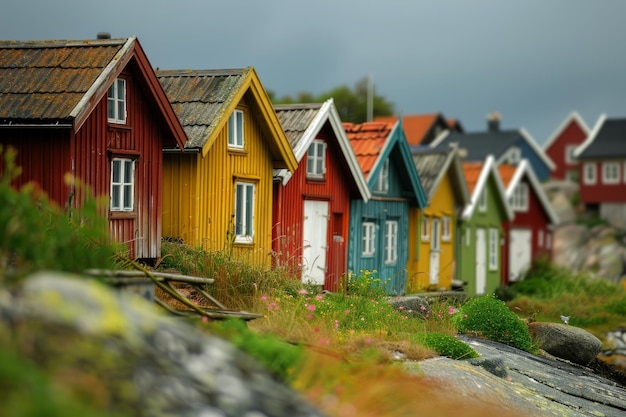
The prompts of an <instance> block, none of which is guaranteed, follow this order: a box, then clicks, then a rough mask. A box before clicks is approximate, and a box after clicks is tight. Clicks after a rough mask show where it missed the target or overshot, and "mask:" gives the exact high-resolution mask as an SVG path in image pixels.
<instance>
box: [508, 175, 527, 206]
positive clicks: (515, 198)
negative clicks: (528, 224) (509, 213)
mask: <svg viewBox="0 0 626 417" xmlns="http://www.w3.org/2000/svg"><path fill="white" fill-rule="evenodd" d="M528 195H529V191H528V184H526V183H525V182H520V183H519V184H517V185H516V186H515V189H514V190H513V195H512V196H511V208H512V209H513V210H514V211H521V212H526V211H528Z"/></svg>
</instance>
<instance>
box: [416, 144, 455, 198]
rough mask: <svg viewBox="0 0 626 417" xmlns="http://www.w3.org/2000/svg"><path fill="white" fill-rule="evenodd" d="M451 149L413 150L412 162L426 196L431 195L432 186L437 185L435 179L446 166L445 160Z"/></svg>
mask: <svg viewBox="0 0 626 417" xmlns="http://www.w3.org/2000/svg"><path fill="white" fill-rule="evenodd" d="M450 152H452V149H450V150H448V151H446V150H438V149H420V150H413V151H412V153H413V162H415V168H417V173H418V174H419V177H420V180H421V181H422V188H424V193H426V195H427V196H431V195H432V191H433V188H434V187H435V186H436V185H437V180H438V179H439V178H440V176H441V171H442V170H444V169H446V168H447V164H446V161H447V160H448V158H449V156H450Z"/></svg>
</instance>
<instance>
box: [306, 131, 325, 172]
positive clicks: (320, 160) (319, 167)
mask: <svg viewBox="0 0 626 417" xmlns="http://www.w3.org/2000/svg"><path fill="white" fill-rule="evenodd" d="M324 175H326V142H324V141H322V140H318V139H315V140H314V141H313V142H311V145H310V146H309V151H308V152H307V159H306V176H307V178H324Z"/></svg>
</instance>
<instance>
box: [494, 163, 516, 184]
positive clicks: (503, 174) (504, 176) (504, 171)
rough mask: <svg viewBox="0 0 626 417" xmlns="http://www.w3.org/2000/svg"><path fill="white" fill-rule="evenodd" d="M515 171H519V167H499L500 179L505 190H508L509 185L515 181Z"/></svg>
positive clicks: (507, 165) (505, 165)
mask: <svg viewBox="0 0 626 417" xmlns="http://www.w3.org/2000/svg"><path fill="white" fill-rule="evenodd" d="M515 171H517V167H516V166H514V165H511V164H502V165H500V166H499V167H498V172H499V173H500V179H501V180H502V184H503V185H504V187H505V188H508V186H509V183H510V182H511V180H512V179H513V175H515Z"/></svg>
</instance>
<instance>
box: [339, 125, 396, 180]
mask: <svg viewBox="0 0 626 417" xmlns="http://www.w3.org/2000/svg"><path fill="white" fill-rule="evenodd" d="M395 124H396V122H391V121H390V122H378V121H377V122H366V123H362V124H354V123H347V122H344V123H343V128H344V129H345V131H346V136H348V139H350V144H351V145H352V149H354V153H355V154H356V159H357V161H359V165H360V166H361V170H362V171H363V174H364V175H365V178H368V177H369V173H370V171H371V170H372V167H373V166H374V164H375V163H376V160H377V159H378V156H379V155H380V152H381V151H382V150H383V148H384V147H385V143H386V142H387V139H388V138H389V135H390V134H391V131H392V130H393V127H394V126H395Z"/></svg>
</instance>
